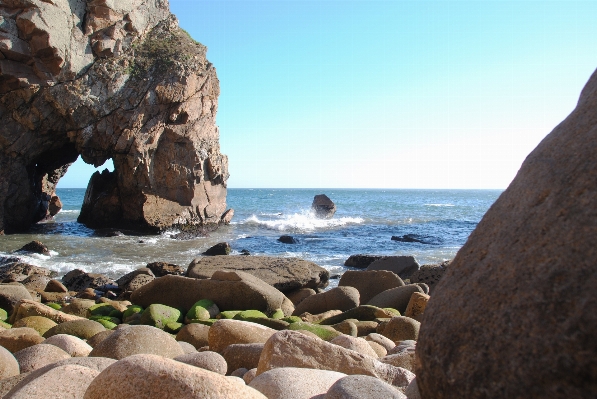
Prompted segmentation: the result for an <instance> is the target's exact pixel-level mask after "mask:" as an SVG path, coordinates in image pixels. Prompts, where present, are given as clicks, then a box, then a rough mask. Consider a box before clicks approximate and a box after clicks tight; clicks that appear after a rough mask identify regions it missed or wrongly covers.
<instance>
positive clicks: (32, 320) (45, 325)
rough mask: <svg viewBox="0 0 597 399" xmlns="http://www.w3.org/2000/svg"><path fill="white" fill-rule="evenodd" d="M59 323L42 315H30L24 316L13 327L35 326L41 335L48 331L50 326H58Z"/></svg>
mask: <svg viewBox="0 0 597 399" xmlns="http://www.w3.org/2000/svg"><path fill="white" fill-rule="evenodd" d="M57 325H58V324H57V323H56V322H54V321H52V320H50V319H48V318H46V317H42V316H29V317H23V318H22V319H19V320H17V321H15V323H14V324H13V327H15V328H17V327H29V328H33V329H34V330H35V331H37V332H38V333H39V335H44V334H45V333H46V331H48V330H49V329H50V328H52V327H55V326H57Z"/></svg>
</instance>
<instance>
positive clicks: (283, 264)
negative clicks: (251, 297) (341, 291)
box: [186, 255, 330, 292]
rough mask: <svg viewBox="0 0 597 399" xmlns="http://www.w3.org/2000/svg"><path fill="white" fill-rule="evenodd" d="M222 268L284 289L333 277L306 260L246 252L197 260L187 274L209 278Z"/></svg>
mask: <svg viewBox="0 0 597 399" xmlns="http://www.w3.org/2000/svg"><path fill="white" fill-rule="evenodd" d="M218 270H224V271H244V272H245V273H249V274H251V275H253V276H255V277H258V278H260V279H261V280H263V281H265V282H266V283H268V284H269V285H272V286H274V287H275V288H277V289H278V290H280V291H282V292H290V291H293V290H297V289H300V288H313V289H315V288H325V287H327V285H328V280H329V277H330V274H329V272H328V271H327V270H326V269H324V268H323V267H321V266H318V265H316V264H315V263H313V262H309V261H306V260H302V259H296V258H275V257H269V256H250V257H247V256H242V255H239V256H226V257H219V256H214V257H204V258H197V259H194V260H193V261H192V262H191V264H190V265H189V268H188V269H187V274H186V275H187V277H194V278H201V279H205V278H210V277H211V276H212V275H213V273H214V272H216V271H218Z"/></svg>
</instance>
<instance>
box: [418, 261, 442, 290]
mask: <svg viewBox="0 0 597 399" xmlns="http://www.w3.org/2000/svg"><path fill="white" fill-rule="evenodd" d="M451 262H452V261H450V260H448V261H445V262H443V263H440V264H438V265H423V266H421V268H420V269H419V270H417V271H416V272H414V273H413V274H412V275H411V276H410V282H411V283H424V284H427V286H428V287H429V292H427V293H431V292H433V289H434V288H435V286H436V285H437V283H438V282H439V281H440V280H441V278H442V277H443V275H444V273H445V272H446V270H447V269H448V266H449V265H450V263H451Z"/></svg>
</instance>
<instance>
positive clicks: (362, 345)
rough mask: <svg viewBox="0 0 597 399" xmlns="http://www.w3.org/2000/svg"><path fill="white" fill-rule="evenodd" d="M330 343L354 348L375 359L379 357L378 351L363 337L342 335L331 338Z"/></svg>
mask: <svg viewBox="0 0 597 399" xmlns="http://www.w3.org/2000/svg"><path fill="white" fill-rule="evenodd" d="M330 343H332V344H334V345H338V346H341V347H343V348H346V349H350V350H353V351H355V352H358V353H360V354H361V355H365V356H370V357H372V358H374V359H377V358H378V356H377V353H376V352H375V351H374V350H373V348H371V346H369V344H368V343H367V341H365V340H364V339H363V338H357V337H351V336H349V335H340V336H338V337H336V338H334V339H333V340H331V341H330Z"/></svg>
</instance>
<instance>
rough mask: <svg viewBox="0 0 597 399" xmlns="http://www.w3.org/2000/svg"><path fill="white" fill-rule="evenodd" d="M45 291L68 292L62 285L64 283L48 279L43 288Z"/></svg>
mask: <svg viewBox="0 0 597 399" xmlns="http://www.w3.org/2000/svg"><path fill="white" fill-rule="evenodd" d="M44 291H46V292H57V293H67V292H68V288H66V287H65V286H64V284H62V283H61V282H60V281H58V280H54V279H52V280H50V281H48V284H47V285H46V288H45V290H44Z"/></svg>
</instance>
